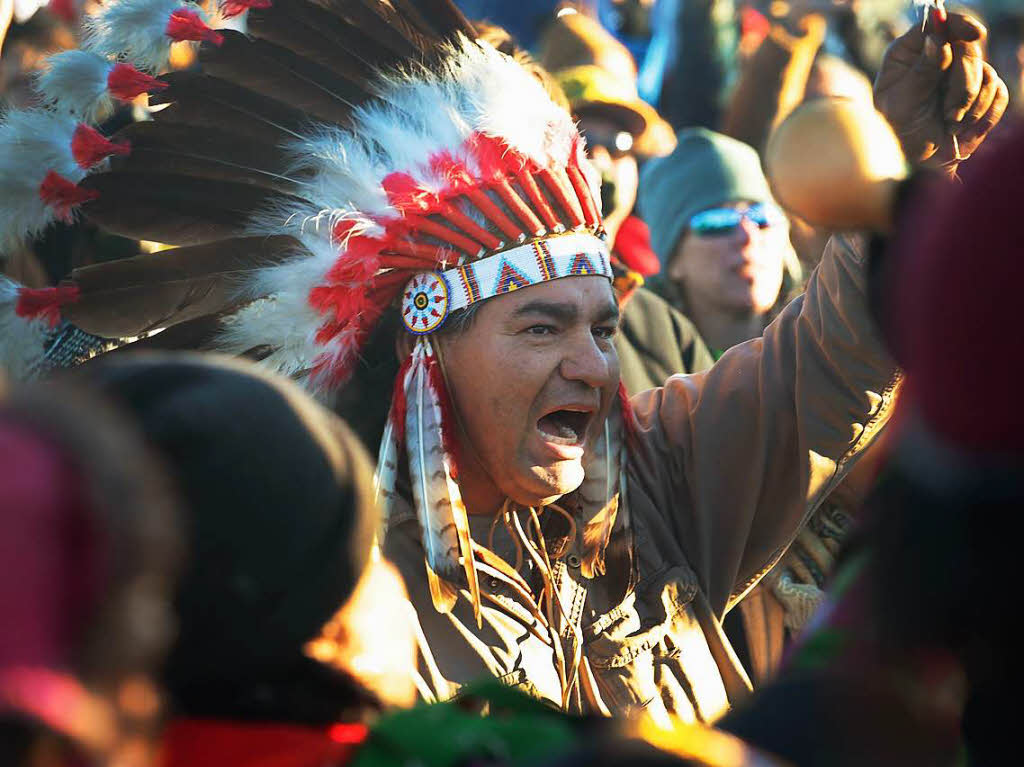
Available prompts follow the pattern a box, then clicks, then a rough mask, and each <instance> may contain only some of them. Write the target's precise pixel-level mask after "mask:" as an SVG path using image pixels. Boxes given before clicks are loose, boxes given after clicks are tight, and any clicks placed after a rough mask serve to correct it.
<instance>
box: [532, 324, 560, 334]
mask: <svg viewBox="0 0 1024 767" xmlns="http://www.w3.org/2000/svg"><path fill="white" fill-rule="evenodd" d="M526 332H527V333H529V334H530V335H531V336H547V335H551V334H552V333H554V332H555V328H554V326H553V325H531V326H530V327H528V328H527V329H526Z"/></svg>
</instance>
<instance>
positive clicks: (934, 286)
mask: <svg viewBox="0 0 1024 767" xmlns="http://www.w3.org/2000/svg"><path fill="white" fill-rule="evenodd" d="M1022 178H1024V131H1022V130H1020V129H1017V130H1016V131H1015V132H1011V133H1010V134H1009V135H1007V136H1004V137H1001V139H1000V141H999V144H998V145H993V146H991V147H985V151H984V152H983V153H982V154H981V155H979V156H978V157H976V158H975V159H974V160H972V161H971V162H970V163H969V164H967V165H966V166H965V167H964V173H963V183H962V184H946V185H943V186H942V187H941V188H940V189H938V190H935V189H931V190H929V193H926V194H924V195H918V196H916V197H915V198H914V199H912V200H911V201H910V202H908V215H907V217H905V218H903V220H901V222H900V230H901V231H900V234H899V240H898V242H897V244H896V252H895V253H894V254H893V255H894V256H895V260H894V263H893V264H892V270H893V273H894V280H893V283H892V288H891V290H889V291H888V297H887V301H886V306H885V312H884V313H885V318H884V319H885V324H886V326H887V335H888V336H889V338H890V340H891V343H892V346H893V351H894V354H895V355H896V357H897V358H898V359H899V361H900V363H901V364H902V366H903V367H904V369H905V371H906V376H907V386H906V387H905V389H904V394H903V396H902V398H901V399H902V404H904V405H905V406H911V405H912V406H913V409H914V411H915V412H916V413H917V415H918V416H919V417H920V419H921V420H922V421H923V422H924V424H925V425H926V426H927V428H928V429H929V430H930V431H931V432H932V433H933V434H935V435H936V436H938V437H940V438H941V439H942V440H943V441H944V442H945V443H946V444H948V445H950V446H955V447H956V448H958V449H960V450H966V451H971V452H974V453H975V454H979V455H980V454H987V453H993V454H1000V453H1001V454H1005V455H1012V456H1016V458H1015V460H1018V461H1019V457H1020V456H1021V454H1022V444H1024V442H1022V440H1021V434H1022V432H1024V407H1022V405H1021V384H1020V375H1019V365H1017V364H1016V363H1017V360H1018V357H1019V353H1020V352H1019V350H1020V324H1021V317H1020V291H1021V287H1022V285H1024V261H1022V260H1021V246H1020V226H1019V224H1018V221H1019V216H1020V191H1019V186H1020V179H1022ZM954 350H957V351H954Z"/></svg>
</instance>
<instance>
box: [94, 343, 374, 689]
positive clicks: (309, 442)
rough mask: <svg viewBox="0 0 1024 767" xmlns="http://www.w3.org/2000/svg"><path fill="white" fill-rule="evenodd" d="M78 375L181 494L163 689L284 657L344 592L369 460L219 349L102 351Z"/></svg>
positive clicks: (360, 540)
mask: <svg viewBox="0 0 1024 767" xmlns="http://www.w3.org/2000/svg"><path fill="white" fill-rule="evenodd" d="M77 379H78V380H79V382H83V383H85V384H86V385H88V386H91V387H92V388H95V389H98V390H100V391H102V392H103V393H104V394H105V395H106V396H107V397H108V398H109V399H111V400H112V401H114V402H115V403H116V404H118V405H121V406H123V407H124V408H125V409H126V410H127V411H128V412H129V413H130V414H133V415H134V416H135V417H136V418H137V419H138V421H139V422H140V424H141V426H142V428H143V430H144V431H145V433H146V434H147V436H148V437H149V439H150V440H151V441H152V443H153V445H154V446H155V447H156V448H157V449H158V450H159V452H160V453H162V455H163V457H164V458H165V460H166V462H167V463H168V465H169V469H170V473H171V474H172V475H173V476H174V477H176V479H177V481H178V484H179V486H180V490H181V494H182V496H183V497H184V501H185V505H186V507H187V513H186V519H185V522H186V527H187V543H188V547H189V555H188V558H187V567H186V570H185V574H184V578H183V580H182V583H181V585H180V587H179V590H178V594H177V600H176V603H177V611H178V615H179V621H180V634H179V637H178V641H177V642H176V644H175V647H174V648H173V650H172V652H171V657H170V660H169V663H168V665H167V669H166V673H165V677H166V679H167V683H168V685H169V687H170V688H171V690H172V692H175V691H180V690H187V689H188V688H190V687H193V686H196V685H200V686H203V687H206V688H209V687H210V686H211V685H214V686H215V685H216V684H217V683H224V685H225V687H230V686H232V685H237V684H239V683H248V682H250V681H251V680H252V679H253V678H262V679H267V678H272V677H273V676H274V675H275V674H278V675H279V674H280V673H281V672H282V670H283V669H287V668H289V667H290V666H292V665H294V664H295V663H296V662H297V661H299V660H300V659H301V658H302V647H303V645H304V643H305V642H306V641H308V640H309V639H311V638H313V637H315V636H316V634H317V632H318V631H319V630H320V629H321V628H322V627H323V625H324V624H325V623H326V622H327V621H328V619H329V618H330V617H331V615H332V614H333V613H334V612H335V610H336V609H337V608H338V607H340V606H341V605H342V604H343V603H344V602H345V601H346V600H347V599H348V597H349V595H350V594H351V592H352V590H353V588H354V586H355V584H356V582H357V580H358V579H359V577H360V575H361V573H362V571H363V569H364V567H365V565H366V562H367V558H368V555H369V551H370V547H371V544H372V539H373V534H374V531H375V528H376V522H377V512H376V509H375V507H374V505H373V503H372V472H371V469H370V464H369V462H368V460H367V458H366V456H365V454H364V452H363V450H362V448H361V447H360V445H359V444H358V443H357V440H356V439H355V438H354V437H353V436H352V434H351V433H350V432H349V430H348V428H347V427H346V426H345V425H344V424H343V423H342V422H341V421H340V420H339V419H338V418H337V417H336V416H334V415H333V414H331V413H329V412H328V411H327V410H325V409H324V408H322V407H320V406H319V405H317V404H316V403H315V402H313V401H312V400H311V399H310V398H309V397H308V396H307V395H306V394H305V393H304V392H302V391H301V390H300V389H299V388H298V387H297V386H296V385H294V384H293V383H291V382H289V381H286V380H284V379H281V378H279V377H272V376H270V375H269V374H265V373H263V372H262V371H259V370H257V369H256V368H254V367H253V366H251V365H248V364H246V363H243V362H240V361H237V360H230V359H227V358H219V357H204V356H201V355H198V354H177V355H172V354H153V355H138V356H133V357H127V356H126V357H124V358H121V359H118V358H117V356H116V355H113V356H110V357H107V358H99V359H97V360H95V361H94V362H93V363H90V364H87V365H85V366H83V367H82V368H80V369H79V370H78V371H77ZM179 696H180V692H179Z"/></svg>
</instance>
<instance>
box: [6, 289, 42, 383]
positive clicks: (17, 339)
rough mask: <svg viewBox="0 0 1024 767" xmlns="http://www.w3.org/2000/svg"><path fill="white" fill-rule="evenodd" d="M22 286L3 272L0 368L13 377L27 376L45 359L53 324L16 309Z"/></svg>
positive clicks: (16, 378) (21, 377)
mask: <svg viewBox="0 0 1024 767" xmlns="http://www.w3.org/2000/svg"><path fill="white" fill-rule="evenodd" d="M19 287H20V286H19V285H18V284H17V283H16V282H12V281H11V280H9V279H8V278H6V277H4V276H2V275H0V370H2V371H3V372H4V373H6V374H7V375H8V376H10V377H11V378H12V379H14V380H25V379H27V378H30V377H31V376H32V372H33V370H34V369H35V366H36V365H37V364H38V363H39V361H40V359H42V356H43V351H44V346H43V344H44V342H45V341H46V336H47V334H48V333H49V329H50V328H49V325H48V324H47V323H46V321H45V320H41V319H26V318H24V317H19V316H18V315H17V314H16V313H15V311H14V309H15V306H16V305H17V302H18V289H19Z"/></svg>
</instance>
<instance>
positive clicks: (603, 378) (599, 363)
mask: <svg viewBox="0 0 1024 767" xmlns="http://www.w3.org/2000/svg"><path fill="white" fill-rule="evenodd" d="M612 353H613V352H610V351H606V350H604V349H602V348H601V347H600V346H598V343H597V339H595V338H594V336H593V335H592V334H591V333H589V332H588V333H587V334H586V337H585V338H583V337H581V338H580V339H578V340H575V341H574V342H573V345H572V348H571V349H569V350H568V352H567V354H566V355H565V356H564V357H563V358H562V364H561V366H560V372H561V374H562V377H563V378H565V379H566V380H567V381H579V382H581V383H584V384H586V385H587V386H589V387H591V388H594V389H601V388H604V387H605V386H607V385H608V383H609V381H608V379H609V378H610V377H611V376H612V373H613V370H614V366H613V365H612V363H611V360H610V359H609V355H610V354H612Z"/></svg>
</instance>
